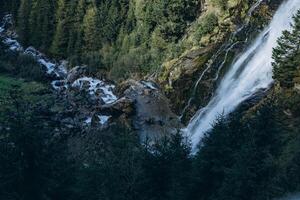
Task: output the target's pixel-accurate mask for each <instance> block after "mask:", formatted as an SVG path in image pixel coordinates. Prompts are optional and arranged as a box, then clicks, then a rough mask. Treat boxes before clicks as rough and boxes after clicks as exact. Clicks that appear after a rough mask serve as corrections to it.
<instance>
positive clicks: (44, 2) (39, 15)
mask: <svg viewBox="0 0 300 200" xmlns="http://www.w3.org/2000/svg"><path fill="white" fill-rule="evenodd" d="M53 10H54V1H53V0H36V2H34V3H33V4H32V9H31V15H30V22H29V23H30V24H29V28H30V33H31V35H32V37H31V38H30V43H31V44H32V45H33V46H35V47H39V48H40V49H41V50H47V48H48V47H49V46H50V44H51V41H52V36H53V29H54V14H53Z"/></svg>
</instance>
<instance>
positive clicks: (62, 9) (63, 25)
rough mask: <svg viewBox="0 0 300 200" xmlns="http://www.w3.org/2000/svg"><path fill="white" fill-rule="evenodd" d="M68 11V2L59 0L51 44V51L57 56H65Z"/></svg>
mask: <svg viewBox="0 0 300 200" xmlns="http://www.w3.org/2000/svg"><path fill="white" fill-rule="evenodd" d="M67 11H68V4H67V1H66V0H59V1H58V6H57V13H56V24H57V25H56V30H55V34H54V38H53V42H52V45H51V49H50V51H51V53H52V54H53V55H55V56H58V57H66V53H67V46H68V36H69V34H68V33H69V28H70V27H69V23H68V20H69V19H70V18H69V17H70V15H68V14H69V13H67Z"/></svg>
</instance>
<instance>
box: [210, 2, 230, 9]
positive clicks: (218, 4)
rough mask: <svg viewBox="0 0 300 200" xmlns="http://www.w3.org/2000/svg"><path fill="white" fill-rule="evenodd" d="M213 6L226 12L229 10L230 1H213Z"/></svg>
mask: <svg viewBox="0 0 300 200" xmlns="http://www.w3.org/2000/svg"><path fill="white" fill-rule="evenodd" d="M211 1H212V3H213V4H215V5H216V6H218V7H220V8H221V9H223V10H225V9H226V8H227V4H228V0H211Z"/></svg>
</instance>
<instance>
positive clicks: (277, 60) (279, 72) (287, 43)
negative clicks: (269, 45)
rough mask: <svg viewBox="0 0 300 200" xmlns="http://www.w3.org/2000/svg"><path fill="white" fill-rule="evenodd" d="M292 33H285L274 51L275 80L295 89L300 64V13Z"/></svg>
mask: <svg viewBox="0 0 300 200" xmlns="http://www.w3.org/2000/svg"><path fill="white" fill-rule="evenodd" d="M292 29H293V30H292V31H284V32H283V35H282V36H281V37H280V38H279V39H278V41H277V43H278V46H277V47H276V48H274V50H273V59H274V62H273V63H272V65H273V67H274V70H273V71H274V78H275V79H276V80H277V81H278V82H279V83H280V85H281V86H283V87H288V88H290V87H293V86H294V80H293V79H294V78H295V76H296V73H297V69H298V67H299V64H300V11H298V13H297V14H296V15H295V16H294V23H293V24H292Z"/></svg>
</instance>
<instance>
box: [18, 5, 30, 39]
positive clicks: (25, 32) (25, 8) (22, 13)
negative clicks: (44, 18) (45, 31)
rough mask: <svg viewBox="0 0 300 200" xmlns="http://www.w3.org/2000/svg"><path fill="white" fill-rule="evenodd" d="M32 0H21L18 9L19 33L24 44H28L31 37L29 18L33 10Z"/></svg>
mask: <svg viewBox="0 0 300 200" xmlns="http://www.w3.org/2000/svg"><path fill="white" fill-rule="evenodd" d="M31 7H32V2H31V0H21V3H20V8H19V11H18V20H17V21H18V25H17V27H18V35H19V37H20V40H21V42H22V43H23V44H25V45H28V42H29V38H30V29H29V18H30V12H31Z"/></svg>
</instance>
